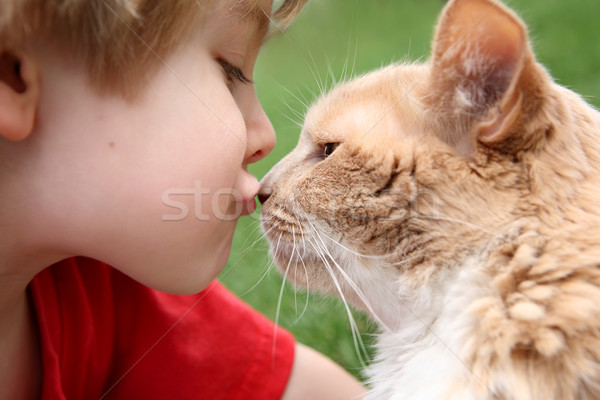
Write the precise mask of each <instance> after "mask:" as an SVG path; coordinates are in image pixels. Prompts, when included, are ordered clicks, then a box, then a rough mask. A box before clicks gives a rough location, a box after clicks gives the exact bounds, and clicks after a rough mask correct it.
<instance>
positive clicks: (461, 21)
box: [434, 0, 525, 68]
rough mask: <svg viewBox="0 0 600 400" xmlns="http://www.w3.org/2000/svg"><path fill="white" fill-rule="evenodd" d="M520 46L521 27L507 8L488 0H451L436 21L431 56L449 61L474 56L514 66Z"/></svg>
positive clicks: (523, 40)
mask: <svg viewBox="0 0 600 400" xmlns="http://www.w3.org/2000/svg"><path fill="white" fill-rule="evenodd" d="M524 46H525V29H524V27H523V25H522V23H521V22H520V21H519V20H518V19H517V17H516V16H514V15H513V14H512V13H511V12H510V11H509V10H506V9H505V8H504V7H502V6H500V5H499V4H497V2H492V1H488V0H455V1H452V2H451V3H450V4H449V5H448V7H447V8H446V10H445V12H444V14H443V15H442V19H441V21H440V23H439V28H438V31H437V34H436V40H435V42H434V57H435V59H436V61H438V62H441V63H452V62H460V60H461V59H463V61H464V58H465V56H467V57H469V56H478V57H483V58H487V61H488V62H491V63H494V64H496V65H497V66H498V67H501V66H504V67H508V68H514V67H515V66H516V65H517V64H518V63H519V61H520V59H521V58H522V56H523V51H524Z"/></svg>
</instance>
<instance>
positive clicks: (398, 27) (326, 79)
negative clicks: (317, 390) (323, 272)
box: [220, 0, 600, 378]
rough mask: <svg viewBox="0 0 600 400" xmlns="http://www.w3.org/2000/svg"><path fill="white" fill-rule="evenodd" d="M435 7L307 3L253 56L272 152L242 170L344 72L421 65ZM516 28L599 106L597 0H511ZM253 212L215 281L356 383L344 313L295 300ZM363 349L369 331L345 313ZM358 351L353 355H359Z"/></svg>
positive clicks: (293, 132) (356, 0)
mask: <svg viewBox="0 0 600 400" xmlns="http://www.w3.org/2000/svg"><path fill="white" fill-rule="evenodd" d="M444 3H445V2H444V1H443V0H309V3H308V6H307V7H306V8H305V10H304V11H303V12H302V14H301V15H300V16H299V17H298V19H297V20H296V21H295V22H294V24H293V25H292V27H291V28H290V29H289V30H288V31H287V32H285V33H283V34H280V35H276V36H274V37H273V38H272V39H271V40H270V41H269V42H268V43H267V45H266V46H265V48H264V51H263V53H262V54H261V56H260V57H259V60H258V64H257V67H256V70H255V76H254V79H255V81H256V87H257V91H258V95H259V98H260V100H261V102H262V103H263V106H264V109H265V111H266V112H267V114H268V115H269V117H270V118H271V121H272V122H273V126H274V127H275V130H276V132H277V146H276V148H275V150H274V151H273V152H272V153H271V155H269V156H268V157H267V158H266V159H265V160H263V161H261V162H260V163H258V164H257V165H253V166H251V168H250V169H251V172H253V173H254V174H255V175H257V176H258V177H259V178H261V177H262V176H264V174H265V173H266V172H267V171H268V170H269V169H270V168H271V167H272V166H273V165H274V164H275V163H276V162H277V161H278V160H279V159H280V158H282V157H283V156H284V155H285V154H287V153H288V152H289V151H290V150H292V148H293V147H294V146H295V144H296V141H297V139H298V135H299V132H300V127H299V124H301V121H302V116H303V115H304V113H305V111H306V108H307V105H310V104H311V103H312V102H313V100H314V99H315V96H318V95H319V93H320V92H321V91H322V90H326V89H327V88H330V87H331V86H332V83H333V82H335V81H336V80H339V79H340V77H342V76H344V75H346V76H348V75H350V74H351V73H352V74H353V75H359V74H363V73H365V72H367V71H370V70H373V69H376V68H378V67H380V66H382V65H386V64H388V63H390V62H397V61H403V60H410V61H417V60H425V59H427V57H428V55H429V49H430V41H431V39H432V36H433V29H434V25H435V22H436V20H437V15H438V13H439V12H440V10H441V9H442V7H443V5H444ZM508 4H509V5H510V6H511V7H512V8H514V9H515V10H516V11H517V12H518V13H519V15H521V17H522V18H523V19H524V20H525V21H526V23H527V25H528V27H529V31H530V36H531V38H532V42H533V47H534V51H535V53H536V55H537V57H538V60H539V61H540V62H542V63H543V64H544V65H546V67H547V68H548V69H549V71H550V73H551V74H552V75H553V76H554V78H555V79H556V80H557V81H558V82H559V83H561V84H563V85H565V86H567V87H569V88H572V89H573V90H575V91H577V92H578V93H580V94H581V95H583V96H585V97H586V98H587V99H588V101H589V102H591V103H593V104H595V105H596V106H598V105H600V97H598V96H600V37H599V34H598V30H599V29H598V23H597V20H598V16H600V0H570V1H565V0H519V1H517V0H513V1H510V2H508ZM259 211H260V209H259V210H257V211H256V212H255V213H254V214H253V215H252V216H250V217H246V218H242V219H241V220H240V222H239V224H238V229H237V232H236V235H235V238H234V245H233V251H232V254H231V257H230V260H229V263H228V265H227V267H226V268H225V270H224V271H223V273H222V274H221V276H220V279H221V280H222V281H223V282H224V283H225V285H227V286H228V287H229V288H230V289H232V290H233V291H234V292H235V293H237V294H238V295H239V296H240V297H241V298H242V299H243V300H244V301H246V302H248V303H249V304H251V305H252V306H254V307H255V308H256V309H258V310H259V311H261V312H262V313H264V314H265V315H266V316H267V317H269V318H270V319H272V320H274V321H275V320H276V321H277V322H278V323H279V324H280V325H282V326H283V327H285V328H286V329H288V330H290V331H291V332H292V333H294V335H295V336H296V338H297V340H298V341H300V342H302V343H305V344H307V345H309V346H311V347H313V348H315V349H317V350H319V351H321V352H323V353H325V354H326V355H328V356H329V357H330V358H332V359H333V360H335V361H336V362H338V363H340V364H341V365H342V366H344V367H345V368H346V369H347V370H348V371H350V372H351V373H353V374H355V375H356V376H358V377H359V378H360V377H361V375H360V371H361V369H362V366H363V361H362V360H364V362H368V357H369V354H370V353H371V351H370V350H367V354H365V352H364V351H362V350H361V351H359V350H357V345H356V344H355V341H354V339H353V336H352V333H351V330H350V324H349V319H348V316H347V314H346V310H345V308H344V307H343V306H342V305H341V304H340V303H339V302H338V301H337V300H335V299H331V298H325V297H322V296H319V295H317V294H313V293H311V294H310V295H309V296H307V295H306V293H305V292H304V291H300V292H298V293H296V292H295V291H294V290H293V289H292V288H291V287H290V286H289V285H288V284H287V283H286V284H285V286H282V279H281V277H280V274H279V273H278V271H277V270H276V268H275V267H273V266H272V263H271V261H270V258H269V256H268V246H267V244H266V242H265V241H264V240H263V239H262V234H261V231H260V227H259V221H258V219H259ZM354 314H355V318H356V320H357V325H358V327H359V330H360V331H361V334H362V341H363V342H364V343H365V346H366V347H367V348H368V349H369V348H370V346H371V345H372V342H373V333H374V332H376V327H375V326H374V325H373V324H372V323H370V322H369V321H368V319H367V318H365V316H363V315H360V313H357V312H355V313H354ZM359 354H360V355H359Z"/></svg>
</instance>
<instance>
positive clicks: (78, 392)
mask: <svg viewBox="0 0 600 400" xmlns="http://www.w3.org/2000/svg"><path fill="white" fill-rule="evenodd" d="M30 293H31V296H32V299H33V303H34V307H35V310H36V315H37V319H38V324H39V331H40V343H41V348H42V358H43V360H42V361H43V368H44V382H43V398H45V399H60V398H67V399H100V398H102V399H132V398H143V399H188V398H189V399H192V398H193V399H211V400H213V399H214V400H218V399H224V400H225V399H227V400H231V399H244V400H249V399H265V400H266V399H279V398H280V397H281V395H282V394H283V391H284V390H285V387H286V385H287V381H288V378H289V375H290V371H291V368H292V363H293V356H294V340H293V338H292V336H291V335H290V334H289V333H288V332H287V331H285V330H283V329H281V328H276V327H275V326H274V325H273V324H272V323H271V322H270V321H268V320H267V319H266V318H264V317H263V316H262V315H260V314H258V313H257V312H256V311H254V310H252V309H251V308H250V307H249V306H248V305H246V304H244V303H243V302H241V301H240V300H239V299H237V298H236V297H235V296H234V295H232V294H231V293H230V292H228V291H227V290H226V289H225V288H224V287H223V286H222V285H221V284H219V283H217V282H214V283H213V284H211V285H210V286H209V287H208V288H207V289H206V290H204V291H203V292H201V293H199V294H197V295H191V296H176V295H169V294H165V293H162V292H158V291H155V290H152V289H149V288H147V287H145V286H143V285H141V284H138V283H137V282H135V281H133V280H132V279H130V278H128V277H127V276H125V275H123V274H121V273H119V272H118V271H116V270H114V269H113V268H111V267H109V266H107V265H104V264H102V263H99V262H97V261H95V260H90V259H85V258H75V259H68V260H65V261H63V262H61V263H59V264H56V265H54V266H52V267H49V268H48V269H46V270H44V271H42V272H41V273H40V274H39V275H38V276H36V278H35V279H34V280H33V281H32V283H31V285H30Z"/></svg>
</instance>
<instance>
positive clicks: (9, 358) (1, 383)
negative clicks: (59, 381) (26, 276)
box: [0, 276, 42, 399]
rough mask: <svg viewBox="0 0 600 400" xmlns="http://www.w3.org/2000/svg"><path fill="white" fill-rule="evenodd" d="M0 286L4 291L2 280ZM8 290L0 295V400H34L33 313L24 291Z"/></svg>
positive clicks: (36, 351) (36, 350) (37, 377)
mask: <svg viewBox="0 0 600 400" xmlns="http://www.w3.org/2000/svg"><path fill="white" fill-rule="evenodd" d="M0 286H4V287H3V288H2V289H7V288H6V286H7V285H6V281H5V277H4V276H2V277H1V278H0ZM11 289H13V288H12V287H11V288H10V289H9V290H7V291H4V290H3V291H1V292H0V293H1V294H0V354H2V357H0V398H2V399H37V398H39V394H40V389H41V382H42V369H41V354H40V345H39V336H38V328H37V324H36V322H35V313H34V310H33V306H32V305H31V304H30V300H29V296H28V295H27V292H26V289H25V288H23V290H21V291H20V293H11ZM9 293H10V295H8V294H9Z"/></svg>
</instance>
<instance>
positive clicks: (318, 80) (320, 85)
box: [308, 49, 325, 96]
mask: <svg viewBox="0 0 600 400" xmlns="http://www.w3.org/2000/svg"><path fill="white" fill-rule="evenodd" d="M308 56H309V57H310V60H311V61H312V63H313V66H314V70H313V68H310V72H311V73H312V75H313V78H315V83H316V84H317V87H318V88H319V95H320V96H323V95H324V94H325V86H324V85H323V80H322V79H321V76H320V75H319V68H318V67H317V63H316V62H315V58H314V57H313V55H312V52H311V51H310V49H309V50H308ZM315 71H316V73H315ZM317 75H318V77H317Z"/></svg>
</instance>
